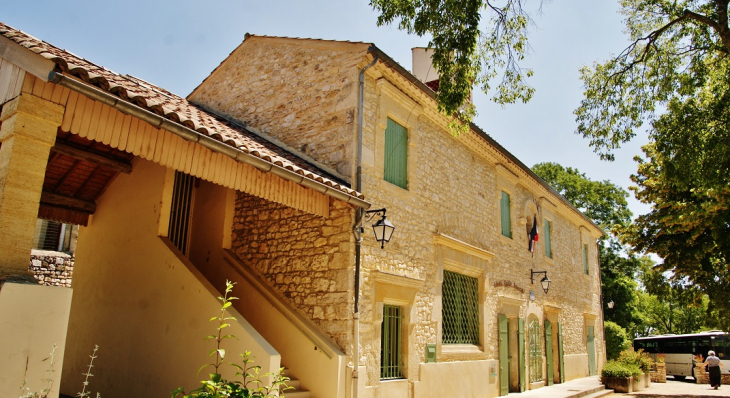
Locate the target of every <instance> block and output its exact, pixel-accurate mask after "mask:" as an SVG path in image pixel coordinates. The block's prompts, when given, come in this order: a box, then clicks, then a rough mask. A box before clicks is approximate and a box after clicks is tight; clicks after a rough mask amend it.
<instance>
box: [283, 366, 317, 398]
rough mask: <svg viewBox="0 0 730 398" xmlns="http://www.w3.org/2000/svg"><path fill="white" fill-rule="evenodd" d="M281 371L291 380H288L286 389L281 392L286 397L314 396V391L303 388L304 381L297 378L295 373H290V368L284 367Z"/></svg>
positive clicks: (302, 397) (305, 397)
mask: <svg viewBox="0 0 730 398" xmlns="http://www.w3.org/2000/svg"><path fill="white" fill-rule="evenodd" d="M281 373H282V374H283V375H285V376H287V377H290V378H291V380H289V381H287V382H286V385H287V387H290V388H287V389H286V390H281V392H280V394H281V395H282V396H284V397H285V398H312V393H311V392H310V391H309V390H304V389H302V383H301V382H300V381H299V380H297V379H296V378H295V377H294V376H293V375H291V374H290V372H289V368H287V367H284V369H283V370H282V371H281Z"/></svg>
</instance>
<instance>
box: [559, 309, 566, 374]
mask: <svg viewBox="0 0 730 398" xmlns="http://www.w3.org/2000/svg"><path fill="white" fill-rule="evenodd" d="M558 368H559V369H558V371H560V382H561V383H565V362H564V361H563V325H561V324H560V322H558Z"/></svg>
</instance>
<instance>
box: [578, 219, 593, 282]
mask: <svg viewBox="0 0 730 398" xmlns="http://www.w3.org/2000/svg"><path fill="white" fill-rule="evenodd" d="M578 229H579V232H580V246H579V250H580V273H581V275H583V276H584V277H592V276H593V275H594V274H595V272H596V271H595V270H594V269H593V267H594V266H595V262H594V261H591V252H592V250H591V236H590V232H589V231H588V228H586V227H584V226H582V225H581V226H580V227H579V228H578ZM583 245H585V247H586V252H585V256H586V262H587V263H588V266H587V268H588V272H587V273H586V272H585V271H584V267H583V247H584V246H583Z"/></svg>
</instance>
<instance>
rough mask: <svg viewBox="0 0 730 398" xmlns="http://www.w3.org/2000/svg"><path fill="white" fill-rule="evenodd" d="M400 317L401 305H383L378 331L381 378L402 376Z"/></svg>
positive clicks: (400, 377)
mask: <svg viewBox="0 0 730 398" xmlns="http://www.w3.org/2000/svg"><path fill="white" fill-rule="evenodd" d="M401 319H402V317H401V307H398V306H395V305H387V304H385V305H383V326H382V329H381V333H380V378H381V379H402V378H403V359H402V357H401V352H402V346H403V335H402V330H403V329H402V325H401Z"/></svg>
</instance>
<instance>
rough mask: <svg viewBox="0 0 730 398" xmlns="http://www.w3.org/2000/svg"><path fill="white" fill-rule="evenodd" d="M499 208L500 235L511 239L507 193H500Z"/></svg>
mask: <svg viewBox="0 0 730 398" xmlns="http://www.w3.org/2000/svg"><path fill="white" fill-rule="evenodd" d="M499 208H500V210H501V214H502V235H504V236H506V237H508V238H511V237H512V219H511V217H510V199H509V194H508V193H507V192H504V191H502V200H501V201H500V205H499Z"/></svg>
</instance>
